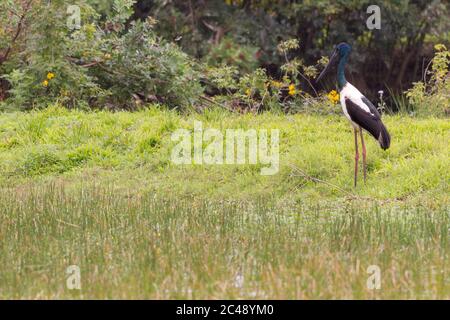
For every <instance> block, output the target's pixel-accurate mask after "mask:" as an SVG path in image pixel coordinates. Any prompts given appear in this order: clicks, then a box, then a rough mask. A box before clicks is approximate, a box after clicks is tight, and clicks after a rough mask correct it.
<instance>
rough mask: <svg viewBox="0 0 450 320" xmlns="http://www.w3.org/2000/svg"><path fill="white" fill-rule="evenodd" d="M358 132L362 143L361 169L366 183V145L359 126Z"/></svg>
mask: <svg viewBox="0 0 450 320" xmlns="http://www.w3.org/2000/svg"><path fill="white" fill-rule="evenodd" d="M359 133H360V135H361V145H362V156H363V170H364V183H366V175H367V164H366V145H365V144H364V137H363V131H362V128H361V127H360V128H359Z"/></svg>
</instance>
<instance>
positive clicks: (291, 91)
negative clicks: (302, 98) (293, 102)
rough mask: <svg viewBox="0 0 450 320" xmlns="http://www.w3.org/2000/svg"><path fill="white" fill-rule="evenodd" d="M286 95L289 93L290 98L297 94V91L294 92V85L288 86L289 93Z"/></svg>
mask: <svg viewBox="0 0 450 320" xmlns="http://www.w3.org/2000/svg"><path fill="white" fill-rule="evenodd" d="M288 93H289V95H290V96H293V95H295V94H296V93H297V90H295V85H293V84H291V85H289V92H288Z"/></svg>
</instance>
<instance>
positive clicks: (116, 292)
mask: <svg viewBox="0 0 450 320" xmlns="http://www.w3.org/2000/svg"><path fill="white" fill-rule="evenodd" d="M449 219H450V217H449V212H448V210H447V209H446V208H445V207H441V208H436V209H435V210H433V211H430V210H429V209H427V208H425V207H420V206H415V207H408V206H404V207H401V206H386V205H384V206H380V205H379V204H377V203H368V202H360V201H347V202H343V203H341V204H340V205H339V204H337V203H335V204H333V205H331V204H328V205H317V204H313V203H309V204H308V203H303V204H300V203H297V202H292V201H287V202H285V201H279V200H278V199H274V198H258V199H254V200H253V201H216V200H214V201H210V200H205V199H203V200H201V199H199V198H197V197H167V196H166V197H162V196H161V195H155V194H151V193H149V194H138V195H136V194H135V193H127V192H117V190H116V191H115V190H114V188H108V187H105V186H94V187H89V188H83V189H79V190H78V191H76V192H74V191H73V190H71V191H68V190H66V188H65V187H64V185H63V184H60V183H50V184H46V185H44V186H42V185H39V186H29V187H25V188H20V189H9V190H7V191H6V190H5V191H4V192H2V193H1V194H0V234H1V235H2V241H1V247H0V297H1V298H100V299H103V298H197V299H201V298H250V299H252V298H255V299H256V298H275V299H278V298H288V299H291V298H450V283H449V280H450V274H449V273H450V266H449V265H448V254H449V227H450V225H449ZM69 265H78V266H79V267H80V269H81V283H82V289H81V290H80V291H76V290H75V291H71V290H68V289H67V288H66V278H67V275H66V273H65V271H66V268H67V267H68V266H69ZM370 265H377V266H379V267H380V269H381V281H382V282H381V289H379V290H370V289H368V288H367V286H366V281H367V279H368V277H369V274H367V268H368V267H369V266H370Z"/></svg>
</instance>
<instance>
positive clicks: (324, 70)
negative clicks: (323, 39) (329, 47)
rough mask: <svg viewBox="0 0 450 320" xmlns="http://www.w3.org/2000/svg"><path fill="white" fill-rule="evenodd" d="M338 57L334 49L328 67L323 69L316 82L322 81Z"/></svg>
mask: <svg viewBox="0 0 450 320" xmlns="http://www.w3.org/2000/svg"><path fill="white" fill-rule="evenodd" d="M337 56H338V54H337V50H336V49H334V51H333V53H332V54H331V57H330V60H329V61H328V64H327V65H326V67H325V69H323V70H322V72H321V73H320V74H319V76H318V77H317V79H316V82H319V81H320V79H322V77H323V76H324V74H325V73H327V71H328V69H329V68H330V66H331V65H332V64H333V62H334V60H335V59H336V57H337Z"/></svg>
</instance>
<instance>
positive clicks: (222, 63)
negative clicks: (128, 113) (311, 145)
mask: <svg viewBox="0 0 450 320" xmlns="http://www.w3.org/2000/svg"><path fill="white" fill-rule="evenodd" d="M362 4H363V3H362ZM362 4H358V5H356V4H351V5H350V4H345V5H344V4H334V3H331V2H329V1H325V0H323V1H318V2H317V3H316V4H304V3H297V2H295V1H294V2H292V1H289V2H284V1H281V2H279V3H277V4H275V3H272V2H270V1H267V2H266V1H261V2H260V1H245V0H242V1H219V0H215V1H207V2H205V1H178V0H173V1H159V0H156V1H152V2H143V1H134V0H115V1H113V2H112V3H110V2H108V1H102V0H81V1H77V7H76V8H79V12H80V14H81V16H80V22H81V23H80V24H79V25H77V23H76V21H77V19H76V18H75V19H74V16H73V14H74V13H76V10H74V9H73V6H72V8H71V9H69V7H70V6H69V5H68V4H67V3H66V2H65V1H63V0H54V1H51V2H49V1H45V0H21V1H3V2H2V3H1V4H0V23H1V24H0V48H3V49H0V73H1V78H0V79H1V80H0V101H3V102H1V105H0V110H5V109H30V108H33V107H38V106H45V105H47V104H48V103H49V102H54V101H55V100H56V101H58V102H59V103H61V104H63V105H65V106H67V107H78V108H107V109H133V110H134V109H138V108H140V107H142V106H144V105H146V104H148V103H161V104H165V105H168V106H169V107H171V108H177V109H182V110H185V109H187V108H190V107H194V108H196V109H202V108H207V107H210V106H211V105H220V106H221V107H225V108H227V109H232V110H238V111H243V112H247V111H252V112H259V111H262V110H268V109H270V110H280V111H283V112H299V111H314V112H320V113H323V112H325V113H330V112H335V111H338V108H333V106H334V105H335V104H336V103H337V102H338V100H339V96H338V95H337V94H336V93H335V92H330V93H328V94H327V93H326V92H325V93H324V92H317V90H318V88H317V87H316V84H315V83H314V81H312V79H314V77H315V76H316V75H317V71H318V70H319V69H320V68H322V66H323V64H324V63H325V62H326V59H325V58H324V57H322V58H321V56H322V55H323V54H325V53H327V54H328V53H329V49H330V48H331V46H332V44H333V43H335V42H337V41H339V40H342V39H339V37H343V36H345V37H349V38H350V39H351V38H352V37H356V36H357V37H358V38H357V39H355V40H354V44H355V46H356V49H357V50H355V52H354V54H353V55H352V59H354V61H355V63H353V64H352V65H353V66H354V65H359V66H362V69H363V70H362V71H367V70H365V68H366V67H367V65H368V64H370V63H363V62H362V60H361V57H362V56H364V57H365V59H367V61H372V60H371V59H372V58H373V55H374V54H375V53H376V54H377V56H378V57H386V59H387V58H388V57H390V55H391V53H392V52H391V53H389V52H381V51H380V50H378V49H377V48H378V46H379V45H383V44H386V43H389V46H390V48H391V49H392V51H393V52H394V56H396V55H397V54H400V55H402V54H403V53H404V52H406V51H407V50H409V49H411V50H413V51H410V52H412V54H413V56H414V57H410V58H411V59H413V58H414V59H417V58H418V56H417V55H418V52H419V51H421V50H419V48H420V46H422V45H424V43H425V42H427V43H432V42H438V41H441V40H442V41H443V42H445V41H447V40H448V39H446V34H445V33H443V34H442V37H441V38H437V37H436V34H438V30H440V29H442V26H444V29H445V21H444V22H442V21H441V20H440V19H439V17H437V16H436V14H437V13H439V12H442V10H444V9H445V8H446V7H445V5H444V4H442V3H440V2H439V1H438V2H437V3H436V4H434V5H430V6H427V5H426V4H422V3H418V4H414V5H412V6H411V9H414V10H412V12H411V13H409V15H416V16H420V17H422V16H425V17H427V19H428V20H426V19H425V18H424V19H425V20H424V21H425V22H424V24H423V26H424V27H423V28H424V30H421V31H420V33H419V34H417V36H421V35H426V36H427V39H424V38H422V39H419V40H417V39H416V40H417V41H416V40H414V41H413V40H412V38H411V39H410V38H409V37H410V33H411V32H413V31H414V30H415V29H414V28H416V27H415V26H414V25H407V26H404V27H402V28H403V29H402V28H400V30H397V31H395V32H394V31H393V33H392V34H389V35H387V36H389V38H386V39H383V38H378V34H377V33H376V32H374V33H367V31H364V30H363V29H361V27H360V26H359V25H358V27H357V28H354V30H353V31H352V32H353V33H352V32H350V31H349V28H350V27H351V26H352V25H353V26H354V25H355V24H356V22H358V21H359V22H361V21H362V20H361V19H362V16H361V15H360V13H358V15H357V16H355V17H353V16H351V17H350V19H348V20H346V21H345V23H346V25H345V28H343V27H344V26H343V25H342V24H343V23H344V20H343V15H345V14H347V13H349V12H359V11H358V10H359V9H358V8H360V7H362ZM384 5H385V6H387V7H388V9H389V10H390V11H389V12H391V13H393V12H397V11H399V10H400V11H401V10H404V8H403V9H402V7H401V6H399V5H389V4H387V3H384ZM357 9H358V10H357ZM352 10H353V11H352ZM298 16H304V17H305V19H306V20H307V21H309V20H310V19H315V20H314V23H313V24H311V25H308V26H307V25H305V24H304V22H302V21H299V20H298V19H299V18H298ZM36 17H38V18H36ZM325 17H327V19H328V20H324V18H325ZM155 18H157V19H158V20H159V21H156V20H155ZM422 18H423V17H422ZM358 19H359V20H358ZM385 19H386V20H387V21H388V23H387V24H388V25H387V26H386V28H391V27H392V25H395V23H396V21H397V20H395V19H396V18H395V17H391V16H388V17H385ZM432 21H438V22H439V23H438V24H436V25H435V26H434V27H433V28H434V29H433V30H431V29H430V28H431V27H430V24H431V22H432ZM397 22H398V21H397ZM306 27H307V28H309V29H311V30H309V31H308V32H309V33H305V30H303V29H302V28H306ZM311 35H313V39H311ZM297 39H300V41H299V40H297ZM392 41H393V42H392ZM404 41H406V43H403V42H404ZM358 49H359V50H358ZM363 49H364V50H363ZM405 50H406V51H405ZM422 51H423V50H422ZM402 52H403V53H402ZM408 52H409V51H408ZM436 52H437V54H436V57H435V58H434V59H433V60H432V61H431V62H430V65H429V67H428V68H427V69H426V70H425V71H424V76H423V79H422V80H421V81H419V82H417V83H416V84H415V85H414V86H413V87H412V88H411V89H410V90H409V91H408V92H407V98H408V99H407V100H406V98H405V100H402V101H404V102H405V103H407V104H408V105H409V107H408V108H409V109H411V108H412V109H413V110H416V111H421V112H422V111H423V112H422V113H427V114H429V113H432V114H442V113H445V112H448V110H449V108H450V107H449V105H448V104H449V102H448V101H449V98H448V97H449V91H450V90H449V80H448V62H449V55H450V54H449V51H448V50H447V49H446V47H445V46H443V45H441V46H437V47H436ZM422 54H424V52H422ZM394 62H395V61H390V62H388V61H384V62H383V63H384V64H385V65H387V64H391V65H392V68H394V69H395V65H396V64H395V63H394ZM415 65H416V66H417V63H415ZM409 67H410V66H409V65H405V68H409ZM394 69H392V70H390V71H389V72H390V73H395V72H397V71H395V70H394ZM416 69H417V68H416ZM416 69H414V70H415V71H413V74H412V76H411V79H410V80H411V82H412V81H414V80H419V79H415V78H414V74H416V73H418V72H420V70H416ZM428 71H429V72H428ZM363 73H364V74H369V75H370V74H371V72H363ZM402 73H404V71H402ZM349 76H350V77H351V78H352V81H354V82H355V84H356V85H357V86H358V87H360V88H361V89H362V90H363V91H365V92H366V93H367V94H368V96H369V98H371V99H372V100H373V101H374V103H375V104H376V103H377V100H376V98H377V97H376V96H374V95H371V93H376V92H378V90H379V89H381V88H382V87H383V86H385V85H390V84H392V82H389V81H390V80H389V79H384V80H383V81H388V80H389V81H388V82H389V83H388V82H386V83H384V84H383V86H379V81H378V82H377V81H374V82H371V83H370V84H371V86H373V87H371V88H368V84H367V83H366V82H365V80H364V79H362V78H361V77H355V72H354V70H353V69H351V68H350V69H349ZM402 77H403V75H402ZM421 78H422V77H421ZM406 85H407V84H406ZM333 87H334V85H330V84H326V88H327V89H328V91H330V90H331V89H333ZM374 88H376V90H374ZM369 89H370V90H369ZM394 89H395V86H394ZM396 93H398V92H396ZM388 102H389V101H388ZM382 103H383V108H384V107H386V109H391V110H392V106H386V105H385V104H384V102H382ZM388 104H389V103H388ZM408 108H404V109H405V110H406V109H408ZM397 109H401V108H397Z"/></svg>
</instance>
